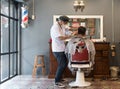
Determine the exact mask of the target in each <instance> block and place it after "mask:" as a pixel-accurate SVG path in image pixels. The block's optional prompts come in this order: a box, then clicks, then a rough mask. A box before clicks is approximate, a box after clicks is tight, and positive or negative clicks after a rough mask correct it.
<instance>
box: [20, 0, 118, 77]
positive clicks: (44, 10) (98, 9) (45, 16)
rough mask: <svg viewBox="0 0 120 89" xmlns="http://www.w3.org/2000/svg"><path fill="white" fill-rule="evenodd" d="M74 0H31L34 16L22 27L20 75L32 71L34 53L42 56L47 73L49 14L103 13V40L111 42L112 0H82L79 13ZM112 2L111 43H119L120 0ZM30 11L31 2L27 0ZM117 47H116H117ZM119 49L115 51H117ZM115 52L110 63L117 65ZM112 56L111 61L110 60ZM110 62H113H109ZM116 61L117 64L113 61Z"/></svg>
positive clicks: (51, 20) (50, 18)
mask: <svg viewBox="0 0 120 89" xmlns="http://www.w3.org/2000/svg"><path fill="white" fill-rule="evenodd" d="M73 1H74V0H35V15H36V19H35V20H34V21H31V23H30V25H29V27H28V28H27V29H22V74H30V75H31V73H32V69H33V63H34V57H35V55H38V54H43V55H45V64H46V70H47V74H48V73H49V43H48V41H49V38H50V27H51V26H52V23H53V15H66V14H67V15H103V16H104V27H103V28H104V35H106V36H107V41H109V42H111V43H113V42H112V2H111V1H112V0H85V1H86V7H85V9H84V11H83V12H80V11H78V12H75V11H74V8H73V6H72V5H73ZM114 1H115V6H114V7H115V8H114V9H115V11H114V15H115V17H114V22H115V29H114V31H115V44H116V45H117V47H119V46H120V45H119V44H118V43H119V42H120V39H119V38H120V35H119V33H120V31H119V29H120V25H119V23H120V18H118V16H120V12H119V10H118V8H119V7H120V5H119V4H120V0H114ZM29 7H30V8H29V9H30V10H32V8H31V7H32V4H31V2H30V3H29ZM30 13H31V12H30ZM119 48H120V47H119ZM117 51H119V50H117ZM119 56H120V55H119V53H117V54H116V57H115V58H112V59H111V60H112V61H110V63H111V65H119V64H120V61H118V60H119ZM113 59H114V60H113ZM113 61H114V63H113ZM118 62H119V64H117V63H118Z"/></svg>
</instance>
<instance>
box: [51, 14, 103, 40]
mask: <svg viewBox="0 0 120 89" xmlns="http://www.w3.org/2000/svg"><path fill="white" fill-rule="evenodd" d="M59 16H61V15H54V16H53V23H55V22H56V20H57V18H59ZM66 16H68V17H69V18H70V22H69V23H68V25H69V26H70V27H71V29H72V30H73V31H75V30H77V28H78V27H79V26H85V27H86V28H87V31H86V34H87V36H88V37H91V38H92V40H93V41H103V16H102V15H66Z"/></svg>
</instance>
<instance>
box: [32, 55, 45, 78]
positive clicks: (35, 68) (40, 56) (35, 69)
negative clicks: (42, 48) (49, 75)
mask: <svg viewBox="0 0 120 89" xmlns="http://www.w3.org/2000/svg"><path fill="white" fill-rule="evenodd" d="M38 61H40V63H38ZM38 67H41V68H42V74H43V75H45V63H44V55H36V56H35V60H34V67H33V72H32V77H35V76H36V72H37V68H38Z"/></svg>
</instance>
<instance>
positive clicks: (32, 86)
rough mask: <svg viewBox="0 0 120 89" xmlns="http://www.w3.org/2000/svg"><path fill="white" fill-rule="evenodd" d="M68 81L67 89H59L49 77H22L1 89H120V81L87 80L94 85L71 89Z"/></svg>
mask: <svg viewBox="0 0 120 89" xmlns="http://www.w3.org/2000/svg"><path fill="white" fill-rule="evenodd" d="M67 80H68V81H66V82H64V84H65V85H66V87H65V88H59V87H57V86H54V79H48V78H47V76H46V77H42V76H41V77H40V78H32V77H31V75H21V76H16V77H15V78H13V79H10V80H9V81H7V82H5V83H3V84H1V85H0V89H120V79H118V80H116V81H112V80H110V79H108V80H100V79H96V80H94V81H92V80H91V79H87V80H88V81H90V82H91V83H92V85H91V86H89V87H83V88H71V87H70V86H69V85H68V83H69V82H70V81H72V80H73V79H67Z"/></svg>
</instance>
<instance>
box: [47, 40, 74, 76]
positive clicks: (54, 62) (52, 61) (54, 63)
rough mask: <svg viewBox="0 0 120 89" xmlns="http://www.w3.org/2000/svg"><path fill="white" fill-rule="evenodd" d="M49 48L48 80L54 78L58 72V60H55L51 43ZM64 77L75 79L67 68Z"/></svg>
mask: <svg viewBox="0 0 120 89" xmlns="http://www.w3.org/2000/svg"><path fill="white" fill-rule="evenodd" d="M49 48H50V50H49V51H50V67H49V68H50V72H49V75H48V78H54V77H55V73H56V70H57V60H56V59H55V57H54V55H53V53H52V49H51V42H50V43H49ZM63 77H69V78H70V77H73V75H72V73H71V71H70V70H69V69H68V68H66V70H65V71H64V74H63Z"/></svg>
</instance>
